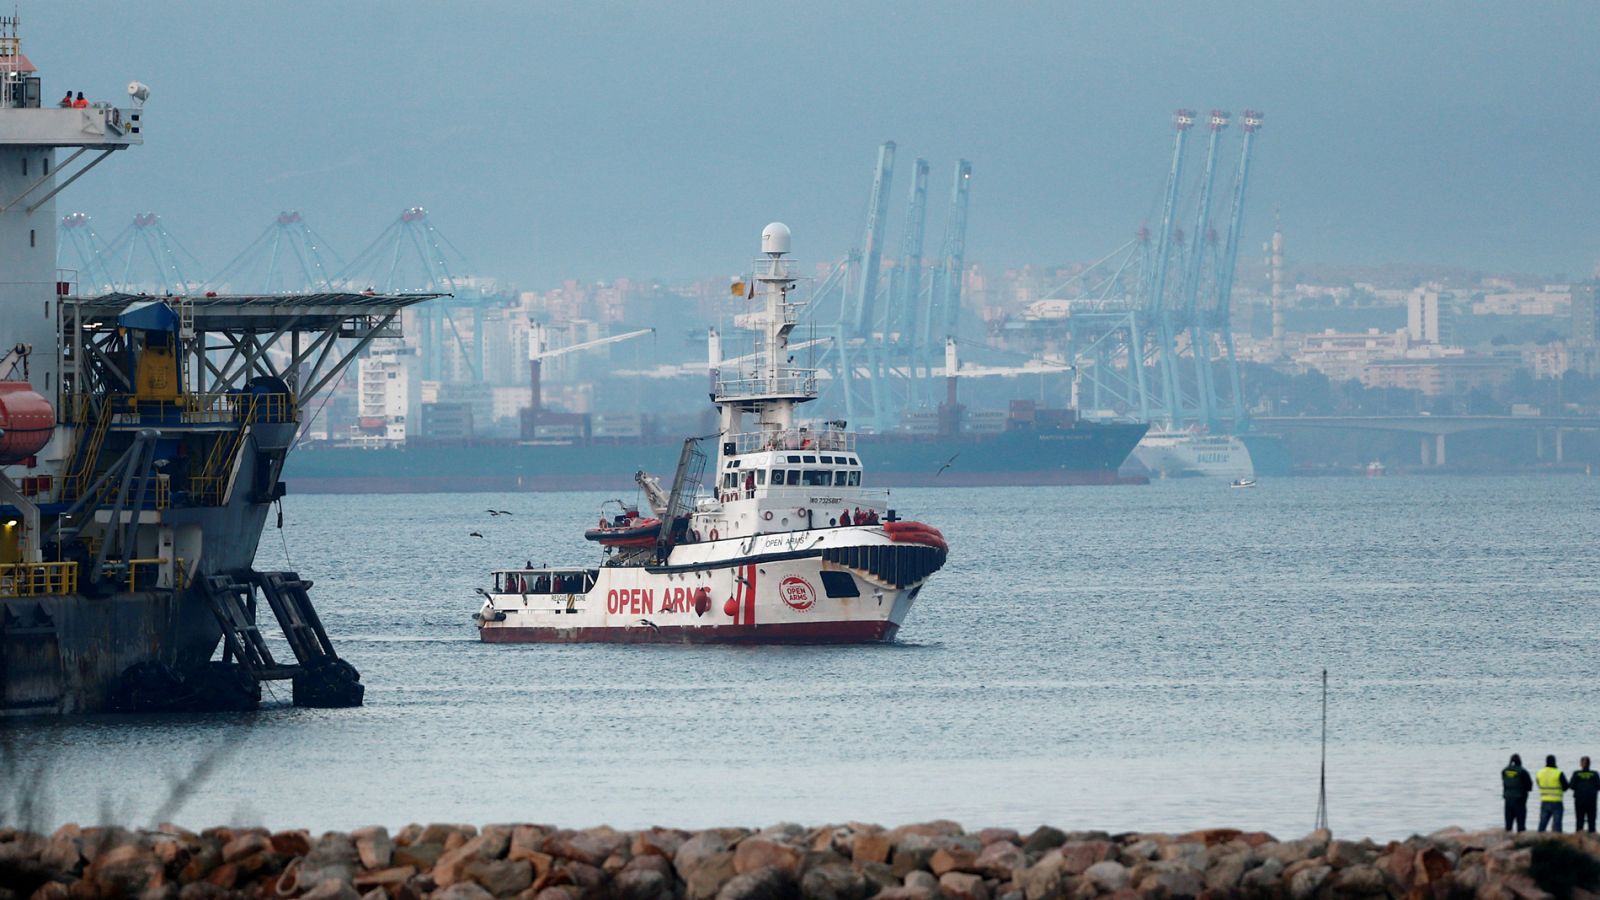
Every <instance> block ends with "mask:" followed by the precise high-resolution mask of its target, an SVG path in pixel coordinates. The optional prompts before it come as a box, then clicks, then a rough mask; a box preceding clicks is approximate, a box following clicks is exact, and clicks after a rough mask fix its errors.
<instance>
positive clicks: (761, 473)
mask: <svg viewBox="0 0 1600 900" xmlns="http://www.w3.org/2000/svg"><path fill="white" fill-rule="evenodd" d="M766 483H767V470H766V469H757V470H756V484H766Z"/></svg>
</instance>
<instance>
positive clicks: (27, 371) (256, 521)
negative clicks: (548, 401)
mask: <svg viewBox="0 0 1600 900" xmlns="http://www.w3.org/2000/svg"><path fill="white" fill-rule="evenodd" d="M17 25H18V23H17V20H16V17H15V16H6V17H0V344H3V345H5V346H9V347H11V349H10V351H9V352H7V353H5V355H4V358H3V359H0V430H3V434H0V466H3V468H0V521H3V522H4V524H3V526H0V715H5V714H29V713H33V714H40V713H73V712H91V711H100V710H108V709H127V710H140V709H152V708H156V709H175V708H222V707H225V708H248V707H251V706H253V705H254V704H255V703H256V702H257V700H258V699H259V696H260V683H261V681H262V680H267V679H284V680H291V681H292V682H293V696H294V700H295V702H296V703H298V704H302V705H317V706H340V705H352V704H358V703H360V702H361V698H362V686H361V684H360V680H359V675H358V674H357V673H356V671H355V669H354V668H353V667H351V666H350V665H349V664H348V663H347V662H345V661H343V660H342V659H340V658H339V657H338V655H337V654H336V653H335V652H334V649H333V646H332V644H331V643H330V642H329V640H328V636H327V634H326V633H325V631H324V630H323V628H322V625H321V623H320V621H319V620H318V617H317V613H316V611H315V609H314V608H313V607H312V604H311V601H310V596H309V594H308V593H307V591H308V589H309V588H310V586H311V583H310V582H309V581H306V580H304V579H301V578H300V577H299V576H298V575H297V574H296V573H294V572H258V571H256V570H255V569H254V568H252V566H253V560H254V558H255V553H256V546H257V543H258V541H259V539H260V536H261V531H262V529H263V527H264V526H265V525H266V522H267V517H268V514H269V511H270V508H271V505H272V503H273V502H274V501H276V500H277V499H278V498H280V497H281V496H282V495H283V492H284V486H283V483H282V480H281V477H280V476H281V474H282V468H283V463H284V459H285V458H286V455H287V453H288V450H289V448H290V446H291V444H292V442H293V440H294V436H295V432H296V430H297V423H298V421H299V418H300V410H299V406H298V403H297V398H298V397H300V396H304V395H309V394H311V393H315V392H316V391H318V390H320V389H322V388H323V387H325V386H326V385H327V384H329V383H330V379H331V378H333V377H336V376H337V373H338V372H339V370H340V369H341V368H342V367H343V366H344V365H345V364H346V363H347V362H348V361H349V360H350V359H351V358H352V357H353V355H354V353H355V352H359V350H360V348H363V347H365V346H366V344H367V343H368V342H369V341H371V340H372V339H373V338H374V337H379V336H384V335H391V334H393V333H394V331H395V329H394V323H395V320H396V316H397V315H398V313H399V312H400V310H401V308H402V307H404V306H405V305H407V304H409V303H412V302H416V301H417V300H420V299H425V298H422V297H403V298H400V297H386V296H377V295H372V294H367V295H357V294H323V295H310V296H295V297H282V296H250V297H240V296H213V295H206V296H203V297H194V298H182V297H163V298H150V297H136V296H128V295H125V294H111V295H106V296H94V297H85V296H79V294H78V291H77V285H76V275H75V273H73V272H70V271H58V270H57V269H56V263H55V258H56V227H55V197H56V195H57V194H58V193H59V192H60V191H62V190H63V189H64V188H66V187H67V186H68V185H70V184H72V183H73V182H74V181H76V180H77V179H78V178H79V177H80V176H82V175H83V174H84V173H85V172H86V171H88V170H89V169H90V168H92V167H94V166H96V165H98V164H99V163H100V162H102V161H103V160H105V159H106V158H107V157H109V156H111V155H112V154H113V153H115V152H116V151H118V150H122V149H125V148H128V147H131V146H135V145H138V144H141V143H143V128H144V103H145V100H146V99H147V98H148V96H149V90H148V89H147V88H146V87H145V86H144V85H142V84H140V83H138V82H133V83H131V84H129V85H128V97H129V99H128V105H127V106H122V107H119V106H115V105H112V104H109V103H103V102H89V103H86V102H84V101H78V103H77V104H76V105H68V104H66V103H63V104H61V105H59V106H50V107H45V106H43V105H42V103H41V100H42V99H43V97H44V94H45V91H44V90H43V83H42V81H41V78H40V76H39V75H38V72H37V70H36V69H35V67H34V66H33V64H32V63H31V62H30V61H29V60H28V59H27V57H26V56H24V55H23V54H22V52H21V47H20V42H19V39H18V34H17ZM50 94H51V96H53V95H54V92H50ZM80 96H81V95H80ZM60 151H70V152H69V153H66V154H65V159H59V160H58V158H57V154H58V152H60ZM272 347H277V348H280V349H281V350H287V351H288V352H287V356H286V357H285V356H283V355H281V354H280V355H279V356H278V358H277V359H276V360H274V359H273V357H272V356H270V355H269V354H268V353H267V350H268V349H269V348H272ZM258 600H259V601H262V602H263V605H265V606H269V607H270V608H271V609H272V612H273V614H274V617H275V618H276V619H277V621H278V624H279V625H280V626H281V629H282V633H283V637H284V638H285V639H286V640H287V642H288V644H289V647H290V650H291V651H292V653H293V654H294V657H295V659H294V660H293V661H290V660H287V659H283V660H279V659H274V658H273V654H272V652H271V650H270V649H269V645H268V644H267V642H266V641H265V640H263V637H262V633H261V631H260V630H259V629H258V627H257V617H256V612H257V604H258ZM219 644H223V645H224V650H223V653H222V654H221V658H220V659H217V660H213V659H212V657H213V655H214V654H215V653H216V651H217V648H218V646H219Z"/></svg>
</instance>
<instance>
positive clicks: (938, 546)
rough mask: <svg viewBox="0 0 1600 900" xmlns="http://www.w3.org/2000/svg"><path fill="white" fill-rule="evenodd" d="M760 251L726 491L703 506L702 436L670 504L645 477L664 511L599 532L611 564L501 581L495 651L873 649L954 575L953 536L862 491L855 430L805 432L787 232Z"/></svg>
mask: <svg viewBox="0 0 1600 900" xmlns="http://www.w3.org/2000/svg"><path fill="white" fill-rule="evenodd" d="M761 249H762V253H763V258H762V259H759V260H757V265H756V268H755V269H754V271H755V272H756V274H755V276H754V279H753V280H754V282H755V284H756V286H757V290H756V296H757V297H758V298H759V299H761V300H764V301H765V308H764V309H762V310H760V311H758V312H755V313H752V315H751V316H750V318H749V321H750V324H751V325H752V326H753V327H755V328H756V329H757V330H758V333H759V338H758V341H759V343H758V351H757V353H756V354H754V355H753V360H754V363H753V367H752V368H751V369H749V370H747V371H738V372H725V373H722V374H721V375H719V377H718V380H717V381H716V383H715V385H714V388H713V391H712V402H713V403H714V404H715V405H716V408H717V411H718V415H719V426H718V433H717V438H716V439H717V442H718V447H717V454H716V462H715V467H714V468H713V470H712V476H713V477H712V482H713V486H714V493H713V494H711V495H710V496H706V497H703V498H702V497H700V496H699V492H700V488H701V481H702V478H703V477H704V476H703V470H704V467H705V464H706V462H707V457H706V455H705V454H704V453H703V452H702V451H701V450H700V448H699V446H698V439H696V438H690V439H689V440H687V441H685V442H684V445H683V448H682V451H681V453H680V455H679V460H678V466H677V470H676V473H675V475H674V477H673V480H672V486H671V491H670V492H668V491H665V490H662V489H661V488H660V487H659V483H658V482H657V480H656V479H655V478H654V477H652V476H650V475H648V474H646V473H644V472H639V473H637V474H636V476H635V477H636V479H637V480H638V482H639V484H640V486H641V487H642V488H644V492H645V494H646V496H647V497H648V498H649V501H650V505H651V507H652V512H653V513H654V515H652V516H641V515H640V513H639V511H638V510H636V509H622V510H619V511H616V512H615V514H609V512H610V511H608V514H603V515H602V518H601V519H600V522H599V524H598V526H596V527H594V528H591V529H589V530H588V531H587V532H586V533H585V536H586V537H588V538H589V539H590V540H594V541H596V542H597V543H598V544H599V545H600V546H601V547H603V548H604V550H603V554H604V556H603V560H602V562H601V563H600V565H598V566H595V567H592V568H591V567H581V566H580V567H573V568H556V569H548V568H540V569H531V568H513V569H503V570H500V571H496V572H494V573H493V575H492V583H491V584H490V585H489V586H488V587H487V588H479V593H480V594H481V595H483V604H482V606H481V608H480V609H479V610H478V612H477V613H476V614H475V615H474V618H475V620H476V621H477V623H478V629H479V634H480V636H481V637H482V639H483V640H484V641H486V642H494V643H512V642H551V641H616V642H725V641H744V642H864V641H884V640H889V639H891V638H893V637H894V636H895V633H896V632H897V631H898V630H899V628H900V626H901V625H902V624H903V623H904V622H905V618H906V615H907V613H909V612H910V610H911V605H912V603H913V602H914V601H915V600H916V598H917V594H918V592H919V591H920V590H921V589H922V586H923V583H924V582H925V581H926V579H927V578H928V577H929V576H930V575H932V574H933V573H934V572H936V571H938V570H939V569H940V568H941V567H942V566H943V565H944V562H945V557H946V554H947V552H948V547H947V545H946V543H945V540H944V536H943V535H942V534H941V533H940V532H939V531H938V529H936V528H934V527H932V526H930V525H925V524H921V523H917V522H907V521H901V520H900V519H899V518H898V517H897V515H896V512H895V510H893V509H890V508H889V505H888V493H887V492H886V491H882V490H872V489H870V488H868V487H867V486H866V484H864V473H865V469H866V467H865V460H864V458H863V457H864V456H865V454H864V452H863V451H862V450H861V448H860V447H859V446H858V445H857V444H856V442H855V440H854V437H855V436H854V435H853V434H851V433H850V432H848V431H846V430H845V428H844V424H843V423H838V422H834V423H827V424H825V425H823V426H822V427H820V428H812V427H806V426H803V425H801V424H800V423H799V422H798V421H797V420H796V418H795V411H796V408H797V407H798V406H799V405H800V404H802V403H805V402H807V401H810V400H813V399H815V398H816V374H815V372H814V371H813V370H811V369H805V368H797V367H794V366H792V364H790V363H789V360H792V359H793V357H792V356H791V355H790V354H789V334H790V332H791V331H792V330H793V328H794V326H795V322H796V318H795V312H796V310H797V309H798V307H799V306H800V301H799V299H798V297H797V296H796V295H795V294H794V293H792V289H793V287H794V285H795V282H796V277H795V275H794V267H793V265H792V264H791V263H790V262H789V261H788V260H786V259H784V256H785V255H786V254H787V253H788V252H789V229H788V228H786V227H785V226H783V225H782V224H780V223H773V224H771V225H768V226H767V227H766V229H764V230H763V231H762V233H761ZM730 376H731V377H730ZM746 416H751V417H753V419H754V422H753V426H752V427H753V430H749V431H747V430H745V429H746V425H745V417H746Z"/></svg>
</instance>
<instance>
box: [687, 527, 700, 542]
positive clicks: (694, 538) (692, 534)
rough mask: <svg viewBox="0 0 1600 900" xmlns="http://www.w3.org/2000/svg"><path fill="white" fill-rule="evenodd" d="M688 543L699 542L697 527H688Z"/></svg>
mask: <svg viewBox="0 0 1600 900" xmlns="http://www.w3.org/2000/svg"><path fill="white" fill-rule="evenodd" d="M689 543H691V544H698V543H700V530H699V529H697V528H691V529H689Z"/></svg>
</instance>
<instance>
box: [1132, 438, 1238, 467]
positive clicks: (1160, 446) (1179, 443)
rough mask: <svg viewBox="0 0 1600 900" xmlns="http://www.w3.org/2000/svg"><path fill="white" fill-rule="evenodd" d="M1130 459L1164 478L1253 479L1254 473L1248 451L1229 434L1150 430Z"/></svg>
mask: <svg viewBox="0 0 1600 900" xmlns="http://www.w3.org/2000/svg"><path fill="white" fill-rule="evenodd" d="M1133 456H1134V458H1135V459H1137V460H1139V464H1140V465H1142V466H1144V467H1145V468H1146V469H1149V470H1150V471H1151V472H1152V473H1154V474H1157V475H1160V476H1163V477H1166V478H1181V477H1186V476H1194V475H1204V476H1210V477H1214V478H1253V477H1255V473H1256V469H1255V464H1254V463H1252V462H1251V460H1250V448H1249V447H1246V446H1245V443H1244V441H1242V440H1240V439H1239V438H1238V437H1236V436H1234V435H1231V434H1210V433H1208V432H1206V431H1201V430H1188V429H1183V430H1176V431H1174V430H1169V429H1163V430H1156V429H1151V430H1150V431H1149V432H1148V433H1147V434H1145V436H1144V437H1143V438H1141V439H1140V441H1139V445H1138V446H1137V447H1135V448H1134V449H1133Z"/></svg>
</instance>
